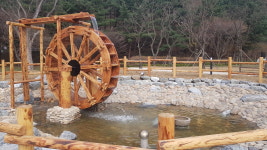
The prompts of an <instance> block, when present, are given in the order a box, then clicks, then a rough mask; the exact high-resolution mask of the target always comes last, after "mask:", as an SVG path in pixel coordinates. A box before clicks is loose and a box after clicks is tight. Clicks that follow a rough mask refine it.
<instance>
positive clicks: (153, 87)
mask: <svg viewBox="0 0 267 150" xmlns="http://www.w3.org/2000/svg"><path fill="white" fill-rule="evenodd" d="M149 91H151V92H159V91H161V88H160V86H156V85H152V86H151V87H150V89H149Z"/></svg>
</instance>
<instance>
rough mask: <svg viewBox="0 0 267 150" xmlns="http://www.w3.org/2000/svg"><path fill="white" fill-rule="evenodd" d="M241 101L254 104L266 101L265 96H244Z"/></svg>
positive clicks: (266, 96)
mask: <svg viewBox="0 0 267 150" xmlns="http://www.w3.org/2000/svg"><path fill="white" fill-rule="evenodd" d="M240 100H241V101H243V102H254V101H263V100H264V101H265V100H267V95H252V94H248V95H244V96H242V97H241V98H240Z"/></svg>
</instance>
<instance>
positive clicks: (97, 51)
mask: <svg viewBox="0 0 267 150" xmlns="http://www.w3.org/2000/svg"><path fill="white" fill-rule="evenodd" d="M92 17H94V15H92V14H89V13H87V12H81V13H77V14H69V15H60V16H52V17H44V18H35V19H20V20H18V22H19V23H13V22H7V24H9V25H10V28H12V26H18V27H19V29H20V37H23V38H22V40H20V49H21V52H22V54H23V57H21V58H22V69H23V71H22V73H23V81H19V83H23V85H24V86H23V88H24V98H25V99H26V100H28V99H29V94H28V93H29V83H28V82H27V81H30V80H29V79H28V70H27V67H28V65H27V64H28V62H27V59H26V56H27V53H26V49H27V44H26V43H27V42H26V41H25V40H26V36H27V34H26V32H25V29H26V28H32V29H39V28H40V27H38V26H33V25H38V24H45V23H56V25H57V26H56V27H57V33H56V34H55V35H54V37H53V38H52V40H51V42H50V44H49V46H48V48H47V49H46V52H45V54H44V55H43V54H42V56H40V57H41V58H42V59H40V61H41V62H42V63H43V57H44V58H45V66H44V67H43V66H41V70H42V71H41V72H42V73H43V71H44V72H45V73H46V75H47V81H48V84H49V88H50V89H51V90H52V92H53V93H54V94H55V96H56V97H57V98H58V99H59V105H60V106H61V107H63V108H69V107H71V106H72V105H75V106H78V107H79V108H81V109H85V108H88V107H91V106H92V105H95V104H97V103H100V102H102V101H104V100H105V99H106V98H107V97H108V96H109V95H110V94H111V93H112V92H113V89H114V88H115V87H116V86H117V82H118V75H119V69H120V68H119V67H120V66H119V59H118V55H117V51H116V49H115V47H114V44H113V43H112V42H111V40H110V39H109V38H108V37H107V36H106V35H105V34H104V33H102V32H100V31H96V30H95V29H93V28H90V25H91V24H90V23H88V22H84V20H89V19H91V18H92ZM61 22H70V23H76V24H77V25H75V26H69V27H67V28H65V29H61ZM12 34H13V33H12V32H11V31H10V35H12ZM42 35H43V33H42ZM10 38H12V39H11V40H10V41H11V44H12V46H10V47H11V50H10V51H12V52H13V49H12V47H13V43H12V41H13V37H10ZM40 43H42V41H41V40H40ZM11 44H10V45H11ZM41 49H42V48H41V47H40V50H41ZM10 58H11V59H12V60H13V59H14V58H13V53H11V55H10ZM12 66H13V65H12ZM11 70H14V69H12V68H11ZM12 74H13V77H12V78H11V84H14V83H15V81H14V71H13V73H12ZM17 82H18V81H17ZM13 89H14V88H13ZM42 89H43V88H42ZM12 99H14V98H12ZM13 101H14V100H13ZM13 105H14V104H13Z"/></svg>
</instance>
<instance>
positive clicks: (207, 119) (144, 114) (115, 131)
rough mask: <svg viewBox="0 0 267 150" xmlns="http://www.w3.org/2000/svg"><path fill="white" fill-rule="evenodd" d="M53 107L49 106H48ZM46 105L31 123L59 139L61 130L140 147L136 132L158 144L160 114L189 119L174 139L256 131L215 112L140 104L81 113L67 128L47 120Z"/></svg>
mask: <svg viewBox="0 0 267 150" xmlns="http://www.w3.org/2000/svg"><path fill="white" fill-rule="evenodd" d="M50 107H52V106H50ZM47 108H48V107H47V105H41V106H34V121H35V122H36V123H38V125H37V126H36V127H37V128H38V129H40V130H42V131H43V132H46V133H49V134H52V135H55V136H59V135H60V134H61V133H62V132H63V131H64V130H67V131H71V132H73V133H75V134H76V135H77V136H78V138H77V140H81V141H89V142H97V143H106V144H116V145H126V146H139V145H140V138H139V132H140V131H141V130H147V131H148V132H149V144H150V145H152V146H153V145H155V144H156V141H157V125H156V124H157V116H158V114H160V113H173V114H174V115H180V116H187V117H190V118H191V124H190V126H189V127H182V128H181V127H176V129H175V138H181V137H189V136H198V135H208V134H218V133H226V132H236V131H244V130H251V129H256V128H257V126H256V124H255V123H251V122H249V121H247V120H245V119H242V118H241V117H240V116H238V115H229V116H227V117H222V115H221V113H220V112H219V111H216V110H210V109H202V108H194V107H183V106H172V105H157V106H152V105H141V104H117V103H113V104H106V107H105V109H104V110H101V111H98V112H92V111H89V110H83V111H82V116H81V118H80V119H77V120H75V121H74V122H72V123H70V124H68V125H62V124H59V123H51V122H48V121H46V119H45V115H46V109H47Z"/></svg>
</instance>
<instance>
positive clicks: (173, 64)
mask: <svg viewBox="0 0 267 150" xmlns="http://www.w3.org/2000/svg"><path fill="white" fill-rule="evenodd" d="M119 61H120V62H122V64H123V67H122V68H123V69H122V70H123V75H127V72H130V71H146V72H147V74H148V76H151V72H152V71H155V70H170V71H172V77H177V72H188V73H189V72H190V73H195V74H197V75H198V77H199V78H201V77H202V75H203V72H207V71H209V72H225V73H227V78H228V79H231V78H232V75H234V74H241V75H256V76H258V82H259V83H262V81H263V75H265V74H267V72H264V66H265V64H266V63H267V61H266V60H264V59H263V57H260V58H259V61H258V62H236V61H233V60H232V57H229V58H228V59H226V60H210V59H209V60H205V59H203V58H202V57H199V59H198V60H197V61H179V60H177V58H176V57H173V58H172V59H151V57H150V56H148V57H147V60H129V59H127V57H126V56H124V57H123V59H119ZM154 62H169V63H170V66H169V67H164V66H163V67H158V66H153V63H154ZM131 63H145V64H143V65H145V66H147V67H146V68H132V67H129V64H131ZM204 63H210V64H213V63H226V64H227V68H225V69H214V68H212V67H211V68H209V69H206V68H203V64H204ZM14 64H17V65H20V64H21V62H14ZM192 64H195V65H196V66H197V67H198V69H196V70H181V69H180V68H179V67H177V65H192ZM8 65H10V63H9V62H5V61H4V60H1V64H0V66H1V75H2V80H5V79H6V75H8V74H9V73H10V72H9V71H7V68H6V67H8ZM28 65H29V66H40V63H33V64H28ZM234 65H239V66H241V65H250V66H251V65H253V66H252V67H249V68H251V69H257V70H256V71H254V72H253V73H251V72H241V67H239V71H234V70H233V66H234ZM247 68H248V67H247ZM21 72H22V71H15V73H21ZM29 74H40V72H39V71H37V72H29Z"/></svg>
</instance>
